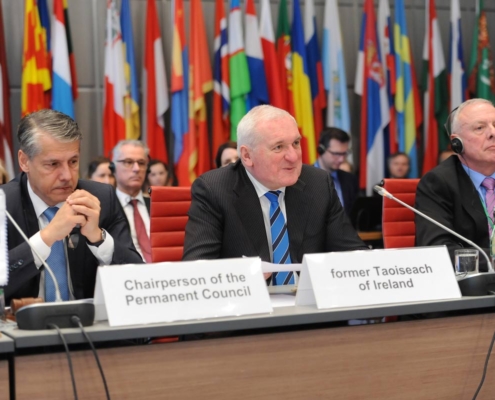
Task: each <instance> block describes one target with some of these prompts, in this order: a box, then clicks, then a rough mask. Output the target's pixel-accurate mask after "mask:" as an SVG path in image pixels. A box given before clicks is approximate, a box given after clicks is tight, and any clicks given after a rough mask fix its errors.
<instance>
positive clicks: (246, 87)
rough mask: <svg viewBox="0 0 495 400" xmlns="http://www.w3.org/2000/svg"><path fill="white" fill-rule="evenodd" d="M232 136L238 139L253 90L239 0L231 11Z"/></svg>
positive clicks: (232, 3) (236, 0)
mask: <svg viewBox="0 0 495 400" xmlns="http://www.w3.org/2000/svg"><path fill="white" fill-rule="evenodd" d="M228 32H229V46H228V47H229V75H230V76H231V77H235V79H231V81H230V129H231V133H230V137H231V139H232V140H234V141H236V140H237V125H238V124H239V121H240V120H241V118H242V117H243V116H244V114H246V111H247V110H246V96H247V95H248V93H249V92H250V91H251V81H250V79H249V68H248V64H247V59H246V53H245V51H244V41H243V39H242V22H241V8H240V5H239V0H231V2H230V13H229V30H228Z"/></svg>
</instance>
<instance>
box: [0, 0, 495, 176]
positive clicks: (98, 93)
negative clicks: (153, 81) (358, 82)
mask: <svg viewBox="0 0 495 400" xmlns="http://www.w3.org/2000/svg"><path fill="white" fill-rule="evenodd" d="M450 1H451V0H436V6H437V16H438V20H439V24H440V30H441V34H442V43H443V50H444V55H445V60H446V62H448V56H449V47H448V40H449V20H450ZM0 2H1V3H2V7H3V16H4V29H5V38H6V47H7V58H8V68H9V79H10V93H11V98H10V101H11V112H12V116H11V117H12V124H13V126H14V132H13V134H14V143H15V145H14V146H15V154H17V149H18V147H17V145H18V144H17V139H16V138H15V129H16V125H17V122H18V121H19V118H20V114H21V93H20V87H21V72H22V46H23V32H24V1H23V0H0ZM68 2H69V18H70V24H71V30H72V38H73V46H74V53H75V57H76V65H77V76H78V85H79V97H78V99H77V101H76V120H77V122H78V123H79V125H80V127H81V129H82V131H83V134H84V140H83V144H82V159H81V173H82V175H84V174H85V171H86V166H87V164H88V162H89V160H90V159H91V158H92V157H93V156H96V155H99V154H101V153H102V149H103V145H102V139H101V138H102V108H103V73H104V47H105V18H106V0H68ZM300 2H301V7H302V13H304V0H300ZM48 3H49V7H51V6H52V1H50V0H49V1H48ZM156 3H157V9H158V13H159V19H160V26H161V33H162V41H163V46H164V54H165V62H166V66H167V79H169V78H170V70H171V69H170V60H171V50H172V40H171V38H172V28H173V24H172V14H171V4H172V2H171V0H156ZM243 3H244V2H241V4H242V7H243ZM314 3H315V11H316V18H317V26H318V35H319V39H320V40H319V44H320V46H321V35H322V27H323V11H324V6H325V1H324V0H314ZM363 3H364V0H340V1H338V5H339V14H340V21H341V25H342V36H343V45H344V52H345V63H346V69H347V71H346V74H347V88H348V92H349V101H350V108H351V117H352V118H351V121H352V122H351V124H352V128H351V130H352V135H353V139H354V144H353V147H354V151H355V155H356V154H357V151H358V146H359V144H358V140H357V138H358V137H359V97H358V96H356V95H355V94H354V76H355V71H356V61H357V51H358V46H359V35H360V28H361V18H362V9H363ZM389 3H390V8H391V15H392V20H393V19H394V18H393V16H394V0H390V1H389ZM117 4H118V8H119V10H120V0H117ZM202 4H203V12H204V16H205V24H206V30H207V35H208V47H209V51H210V54H211V60H212V63H213V33H214V21H215V1H214V0H202ZM255 4H256V7H257V13H258V18H259V12H260V4H259V1H255ZM271 4H272V10H271V11H272V18H273V26H274V30H276V22H277V18H278V7H279V1H278V0H271ZM460 4H461V13H462V34H463V45H464V59H465V60H464V61H465V64H466V65H467V64H468V60H469V57H470V54H471V41H472V33H473V26H474V16H475V9H474V7H475V1H473V0H460ZM288 5H289V19H290V20H292V16H291V15H292V1H291V0H289V1H288ZM225 6H226V12H228V10H229V8H228V7H229V3H228V2H226V3H225ZM405 6H406V14H407V28H408V33H409V40H410V42H411V46H412V51H413V57H414V65H415V68H416V72H417V74H418V75H417V76H418V81H419V82H420V81H421V65H422V64H421V58H422V49H423V41H424V34H425V11H424V8H425V0H405ZM184 7H185V10H186V31H187V32H186V35H187V36H188V35H189V32H188V31H189V25H188V22H189V2H188V1H187V0H186V1H185V4H184ZM375 7H376V8H377V7H378V0H375ZM485 7H486V11H487V13H488V29H489V32H490V38H491V41H492V42H491V43H492V46H493V45H494V40H495V4H493V3H492V2H491V1H490V2H488V1H486V2H485ZM131 9H132V19H133V30H134V46H135V52H136V54H135V56H136V66H137V70H138V71H137V74H138V80H139V81H141V70H142V63H143V62H142V60H143V46H144V36H145V17H146V0H131ZM376 11H377V10H376ZM303 15H304V14H303ZM492 48H493V47H492ZM212 66H213V64H212ZM14 158H17V156H16V155H15V157H14ZM354 159H355V160H356V159H357V158H356V157H355V158H354Z"/></svg>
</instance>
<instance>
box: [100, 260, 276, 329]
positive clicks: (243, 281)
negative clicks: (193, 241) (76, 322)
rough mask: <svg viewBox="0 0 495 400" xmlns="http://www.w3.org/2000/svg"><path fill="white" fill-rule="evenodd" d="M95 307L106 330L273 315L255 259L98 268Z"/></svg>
mask: <svg viewBox="0 0 495 400" xmlns="http://www.w3.org/2000/svg"><path fill="white" fill-rule="evenodd" d="M94 303H95V307H96V320H105V319H107V318H108V322H109V324H110V326H122V325H135V324H150V323H158V322H172V321H179V320H190V319H201V318H213V317H226V316H232V315H246V314H259V313H269V312H271V311H273V309H272V306H271V303H270V297H269V294H268V290H267V288H266V282H265V279H264V278H263V274H262V272H261V259H259V258H242V259H241V258H240V259H224V260H209V261H191V262H175V263H172V262H167V263H157V264H147V265H139V264H132V265H115V266H106V267H102V268H98V274H97V276H96V288H95V298H94Z"/></svg>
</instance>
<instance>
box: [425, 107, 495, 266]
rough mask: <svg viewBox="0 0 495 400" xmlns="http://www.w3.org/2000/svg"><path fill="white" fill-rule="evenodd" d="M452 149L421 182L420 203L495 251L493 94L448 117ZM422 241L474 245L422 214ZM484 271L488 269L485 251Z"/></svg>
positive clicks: (427, 211) (440, 219)
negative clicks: (494, 239)
mask: <svg viewBox="0 0 495 400" xmlns="http://www.w3.org/2000/svg"><path fill="white" fill-rule="evenodd" d="M446 127H447V131H448V133H449V135H450V139H451V144H452V149H453V150H454V152H456V153H457V154H458V156H457V157H450V158H448V159H447V160H445V161H444V162H442V163H441V164H440V165H438V166H437V167H436V168H434V169H433V170H431V171H430V172H428V173H427V174H426V175H425V176H424V177H423V178H422V179H421V181H420V182H419V185H418V189H417V192H416V207H417V208H418V209H419V210H421V211H423V212H424V213H425V214H427V215H429V216H430V217H432V218H434V219H435V220H437V221H438V222H440V223H442V224H444V225H446V226H447V227H449V228H450V229H452V230H453V231H455V232H457V233H459V234H461V235H463V236H465V237H467V238H468V239H470V240H472V241H473V242H475V243H476V244H478V245H479V246H481V247H482V248H484V249H485V251H486V252H487V254H490V250H489V247H490V246H489V244H490V233H491V231H492V228H493V218H494V211H495V210H494V205H493V201H492V200H493V197H491V196H493V188H492V189H489V188H488V189H487V187H486V186H487V184H488V185H489V183H490V182H492V183H494V182H495V107H494V106H493V104H492V103H491V102H490V101H488V100H483V99H472V100H468V101H466V102H464V103H462V104H461V105H460V106H459V107H458V108H457V109H456V110H454V111H453V112H452V113H451V115H450V116H449V118H448V120H447V124H446ZM416 244H417V245H418V246H435V245H447V247H448V249H449V253H450V255H451V258H452V260H453V259H454V251H455V250H456V249H459V248H462V247H468V245H467V244H466V243H464V242H463V241H461V240H460V239H458V238H456V237H455V236H452V235H450V234H449V233H448V232H446V231H444V230H443V229H441V228H439V227H437V226H436V225H434V224H432V223H431V222H429V221H427V220H425V219H424V218H421V217H419V216H416ZM479 260H480V271H486V270H487V265H486V261H485V260H484V257H480V258H479Z"/></svg>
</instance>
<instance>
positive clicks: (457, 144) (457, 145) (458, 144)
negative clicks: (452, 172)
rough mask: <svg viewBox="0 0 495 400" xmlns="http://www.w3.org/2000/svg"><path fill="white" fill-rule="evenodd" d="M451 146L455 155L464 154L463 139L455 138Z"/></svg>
mask: <svg viewBox="0 0 495 400" xmlns="http://www.w3.org/2000/svg"><path fill="white" fill-rule="evenodd" d="M450 146H451V147H452V151H453V152H454V153H455V154H462V152H463V151H464V145H463V144H462V139H461V138H458V137H455V138H453V139H452V140H451V141H450Z"/></svg>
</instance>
